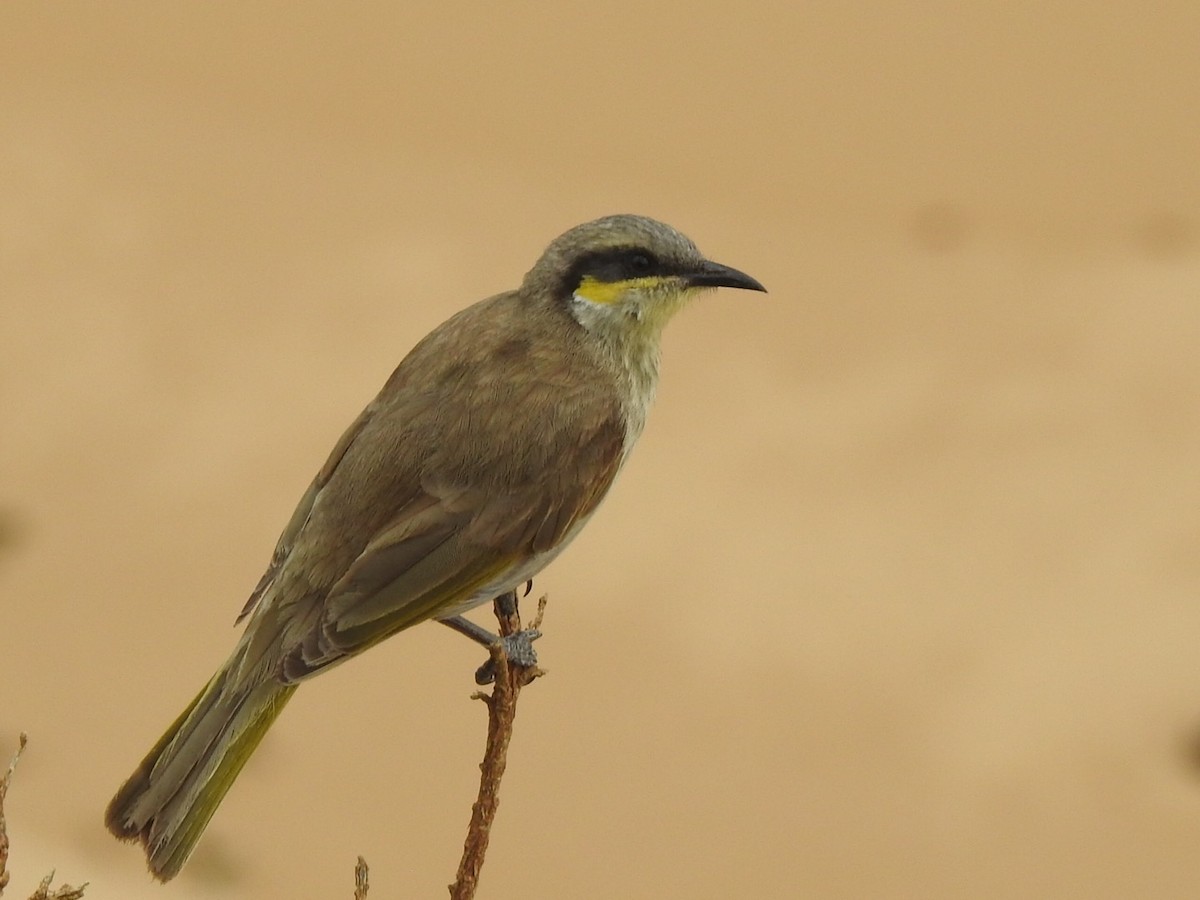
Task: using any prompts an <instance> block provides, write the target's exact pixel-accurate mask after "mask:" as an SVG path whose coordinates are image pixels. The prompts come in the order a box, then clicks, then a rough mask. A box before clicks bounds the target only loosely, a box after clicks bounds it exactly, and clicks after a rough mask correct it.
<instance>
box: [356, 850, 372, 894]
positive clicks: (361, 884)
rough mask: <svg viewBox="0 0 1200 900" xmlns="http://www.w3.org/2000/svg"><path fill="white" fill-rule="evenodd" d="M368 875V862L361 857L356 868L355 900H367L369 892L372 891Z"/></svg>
mask: <svg viewBox="0 0 1200 900" xmlns="http://www.w3.org/2000/svg"><path fill="white" fill-rule="evenodd" d="M367 874H368V870H367V861H366V860H365V859H363V858H362V857H361V856H360V857H359V858H358V864H357V865H355V867H354V900H367V891H369V890H370V889H371V886H370V885H369V884H367Z"/></svg>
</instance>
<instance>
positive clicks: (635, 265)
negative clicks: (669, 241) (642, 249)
mask: <svg viewBox="0 0 1200 900" xmlns="http://www.w3.org/2000/svg"><path fill="white" fill-rule="evenodd" d="M629 268H630V269H632V270H633V272H634V274H637V275H645V274H647V273H649V271H650V270H651V269H652V268H654V261H653V260H652V259H651V258H650V257H649V256H648V255H646V254H645V253H634V254H633V255H632V256H630V257H629Z"/></svg>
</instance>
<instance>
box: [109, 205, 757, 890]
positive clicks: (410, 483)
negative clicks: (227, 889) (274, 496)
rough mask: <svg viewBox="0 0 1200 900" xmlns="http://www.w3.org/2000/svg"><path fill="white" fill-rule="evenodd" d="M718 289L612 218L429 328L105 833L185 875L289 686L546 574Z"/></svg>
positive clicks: (697, 261)
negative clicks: (667, 359)
mask: <svg viewBox="0 0 1200 900" xmlns="http://www.w3.org/2000/svg"><path fill="white" fill-rule="evenodd" d="M719 285H725V286H730V287H741V288H749V289H756V290H762V287H761V285H759V284H758V283H757V282H755V281H754V280H753V279H751V278H749V276H746V275H744V274H742V273H740V272H737V271H736V270H733V269H728V268H726V267H724V266H719V265H717V264H715V263H711V262H708V261H707V260H705V259H704V258H703V257H702V256H700V254H699V252H698V251H697V250H696V248H695V246H694V245H693V244H692V243H691V242H690V241H689V240H688V239H687V238H685V237H683V235H681V234H679V233H678V232H676V231H675V230H674V229H672V228H670V227H669V226H666V225H663V224H661V223H659V222H654V221H653V220H650V219H644V218H640V217H636V216H610V217H608V218H605V219H600V220H597V221H596V222H590V223H587V224H585V225H581V226H578V227H577V228H575V229H572V230H571V231H569V232H567V233H566V234H564V235H562V236H561V237H560V238H558V239H557V240H556V241H554V242H553V243H552V244H551V245H550V246H549V247H548V248H547V250H546V252H545V254H544V255H543V256H542V258H541V259H540V260H539V261H538V263H537V264H536V265H535V266H534V268H533V269H532V270H531V271H530V272H529V274H528V275H527V276H526V277H525V280H524V282H523V283H522V285H521V287H520V288H519V289H517V290H515V291H510V292H508V293H505V294H499V295H497V296H495V297H491V298H489V299H487V300H483V301H481V302H479V303H477V304H475V305H474V306H471V307H468V308H467V309H465V310H463V311H462V312H460V313H458V314H457V315H455V316H453V317H451V318H450V319H449V320H447V321H446V322H445V323H443V324H442V325H441V326H439V327H438V328H437V329H435V330H434V331H433V332H432V333H430V334H429V335H428V336H427V337H426V338H424V339H423V340H422V341H421V342H419V343H418V344H417V345H416V347H414V348H413V350H412V351H411V352H410V353H409V354H408V356H407V357H405V359H404V361H403V362H401V363H400V365H399V366H398V367H397V369H396V371H395V372H394V373H393V374H392V376H391V378H389V379H388V381H387V383H386V384H385V385H384V387H383V389H382V390H381V391H380V393H379V395H378V396H377V397H376V398H375V399H374V400H373V401H372V402H371V403H370V404H369V405H368V406H367V408H366V409H365V410H364V411H363V412H362V414H361V415H360V416H359V417H358V419H357V420H355V422H354V423H353V424H352V425H351V426H350V428H349V429H348V430H347V431H346V433H345V434H343V435H342V438H341V439H340V440H339V441H338V443H337V445H336V446H335V447H334V450H333V452H332V453H331V454H330V456H329V459H328V460H327V461H326V463H325V465H324V466H323V467H322V468H321V471H320V472H319V473H318V474H317V476H316V478H315V479H314V480H313V482H312V484H311V485H310V486H309V488H308V490H307V491H306V492H305V494H304V496H303V498H302V499H301V501H300V504H299V505H298V507H297V508H296V511H295V512H294V513H293V515H292V518H291V520H290V521H289V522H288V525H287V527H286V529H285V530H284V532H283V534H282V536H281V537H280V539H279V542H278V544H277V546H276V548H275V553H274V555H273V557H272V559H271V563H270V566H269V567H268V569H267V571H266V573H265V574H264V575H263V577H262V579H261V580H260V581H259V584H258V586H257V587H256V588H255V590H254V592H253V593H252V595H251V596H250V599H249V601H248V602H247V603H246V605H245V607H244V609H243V610H242V613H241V615H240V616H239V621H242V620H246V627H245V631H244V633H243V635H242V637H241V639H240V641H239V642H238V645H237V647H236V648H235V650H234V652H233V654H232V655H231V656H230V658H229V660H228V661H227V662H226V663H225V665H224V666H223V667H222V668H221V669H220V670H219V671H218V672H217V673H216V675H214V676H213V678H212V679H211V680H210V681H209V683H208V685H206V686H205V688H204V689H203V690H202V691H201V692H200V694H199V695H198V696H197V697H196V699H195V700H194V701H193V702H192V705H191V706H189V707H188V709H187V710H185V711H184V713H183V714H182V715H181V716H180V717H179V719H178V720H177V721H176V722H175V723H174V724H173V725H172V727H171V728H170V729H168V731H167V733H166V735H164V736H163V738H162V739H161V740H160V741H159V743H158V744H157V745H156V746H155V747H154V748H153V750H151V752H150V754H149V755H148V756H147V757H146V759H145V760H144V761H143V762H142V764H141V766H139V768H138V769H137V771H136V772H135V773H134V774H133V776H132V777H131V778H130V779H129V780H128V781H127V782H126V783H125V785H124V786H123V787H122V788H121V790H120V791H119V792H118V794H117V796H116V797H115V798H114V799H113V801H112V803H111V804H110V805H109V808H108V812H107V815H106V822H107V824H108V827H109V829H110V830H111V831H112V832H113V833H114V834H115V835H116V836H118V837H120V838H122V839H129V840H133V839H137V840H140V841H141V842H142V844H143V845H144V847H145V849H146V853H147V859H148V862H149V865H150V869H151V872H152V873H153V874H154V875H155V876H156V877H158V878H161V879H163V880H166V879H169V878H171V877H173V876H174V875H175V874H177V873H178V871H179V869H180V868H181V867H182V865H183V863H184V862H185V861H186V860H187V857H188V855H190V853H191V851H192V849H193V848H194V846H195V843H196V841H197V840H198V839H199V837H200V834H201V833H202V832H203V830H204V827H205V826H206V824H207V822H208V820H209V818H210V817H211V816H212V814H213V812H214V811H215V810H216V808H217V805H218V804H219V803H220V801H221V798H222V797H223V796H224V794H225V791H227V790H228V788H229V786H230V785H231V784H232V782H233V780H234V778H236V776H237V773H238V772H239V771H240V769H241V767H242V765H244V763H245V761H246V759H247V758H248V757H249V755H250V753H251V752H253V750H254V748H255V746H257V744H258V741H259V740H260V739H261V737H262V735H263V734H264V733H265V731H266V729H267V727H268V726H269V725H270V723H271V722H272V721H273V720H274V718H275V716H277V715H278V713H279V711H280V710H281V709H282V708H283V705H284V704H285V703H286V702H287V699H288V698H289V697H290V696H291V693H292V691H294V689H295V686H296V684H297V682H299V681H301V680H303V679H305V678H307V677H310V676H312V675H313V674H315V673H319V672H321V671H323V670H324V669H325V668H327V667H329V666H331V665H335V664H337V663H339V662H341V661H343V660H344V659H347V658H349V657H350V656H353V655H355V654H356V653H359V652H361V651H362V650H364V649H366V648H368V647H370V646H373V645H374V644H376V643H378V642H379V641H381V640H384V639H385V638H387V637H389V636H391V635H392V634H395V633H396V632H398V631H401V630H403V629H405V628H408V627H410V626H411V625H414V624H416V623H418V622H421V621H424V620H426V619H431V618H436V619H447V618H450V617H452V616H456V615H458V614H460V613H462V612H464V611H465V610H467V609H470V608H471V607H473V606H475V605H478V604H479V603H482V602H485V601H487V600H489V599H491V598H492V597H494V596H496V595H498V594H501V593H503V592H505V591H507V590H511V589H513V588H515V587H516V586H518V585H519V584H521V583H523V582H524V581H525V580H526V579H528V578H530V577H531V576H532V575H533V574H535V573H536V572H537V571H540V569H541V568H542V567H544V566H545V565H546V564H547V563H548V562H549V561H550V560H551V559H553V557H554V556H556V555H557V554H558V553H559V552H560V551H561V550H562V549H563V547H565V546H566V545H567V543H569V541H570V540H571V539H572V538H573V537H574V536H575V534H577V533H578V531H579V529H580V527H581V526H582V525H583V524H584V523H585V522H586V521H587V520H588V518H589V517H590V516H591V515H592V513H593V512H594V511H595V509H596V507H597V505H598V504H599V503H600V501H601V500H602V499H603V498H604V495H605V494H606V493H607V491H608V488H609V487H610V486H611V484H612V482H613V480H614V478H615V477H616V475H617V473H618V471H619V470H620V468H621V465H622V463H623V462H624V460H625V458H626V455H627V454H628V452H629V450H630V448H631V447H632V445H633V443H634V441H635V440H636V439H637V437H638V435H639V434H640V432H641V429H642V425H643V423H644V418H645V413H646V410H647V408H648V406H649V404H650V401H651V399H652V397H653V392H654V386H655V382H656V380H657V373H658V344H659V336H660V334H661V331H662V327H663V325H664V324H665V322H666V321H667V319H669V318H670V315H671V314H672V313H673V312H674V311H675V310H676V309H677V308H678V307H679V305H681V303H682V301H683V300H684V299H685V298H686V297H687V296H690V295H691V294H692V293H694V292H695V291H696V290H698V289H702V288H705V287H715V286H719Z"/></svg>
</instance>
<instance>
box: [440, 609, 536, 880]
mask: <svg viewBox="0 0 1200 900" xmlns="http://www.w3.org/2000/svg"><path fill="white" fill-rule="evenodd" d="M509 600H510V598H509V597H507V596H506V597H503V598H501V597H498V598H496V602H495V604H494V606H495V611H496V618H497V619H498V620H499V621H500V634H501V636H504V637H507V636H508V635H510V634H516V633H517V632H518V631H520V630H521V616H520V613H519V612H518V610H517V604H516V595H515V594H512V595H511V602H509ZM545 610H546V597H542V598H541V599H540V600H539V601H538V611H537V615H536V616H535V617H534V620H533V622H532V624H531V625H530V628H531V629H537V628H540V627H541V624H542V614H543V613H544V612H545ZM491 654H492V666H493V668H494V670H495V674H496V682H495V685H494V686H493V688H492V692H491V693H490V694H485V693H483V692H482V691H480V692H478V693H476V694H473V695H472V696H473V697H474V698H476V699H479V700H482V701H483V702H484V703H485V704H486V705H487V708H488V730H487V745H486V748H485V750H484V754H483V762H482V763H480V765H479V770H480V778H479V795H478V797H477V799H476V800H475V804H474V806H472V807H471V822H470V825H468V827H467V839H466V842H465V843H464V845H463V855H462V860H461V861H460V862H459V864H458V875H457V876H456V878H455V879H454V884H452V885H450V897H451V900H472V898H473V897H474V896H475V889H476V887H478V884H479V872H480V870H481V869H482V868H483V858H484V855H485V854H486V853H487V847H488V839H489V838H490V836H491V829H492V821H493V820H494V819H495V817H496V809H497V807H498V806H499V805H500V779H501V778H503V777H504V769H505V767H506V766H507V765H508V745H509V742H510V741H511V740H512V731H513V719H514V718H515V716H516V714H517V697H518V696H519V695H520V693H521V688H523V687H524V686H525V685H527V684H529V683H530V682H531V681H533V679H535V678H537V677H538V676H539V675H542V674H544V673H543V672H542V670H541V669H539V668H538V667H537V666H521V665H517V664H515V663H513V662H511V661H510V660H509V659H508V656H507V655H506V654H505V652H504V647H503V645H502V644H500V643H499V642H497V643H495V644H493V645H492V647H491Z"/></svg>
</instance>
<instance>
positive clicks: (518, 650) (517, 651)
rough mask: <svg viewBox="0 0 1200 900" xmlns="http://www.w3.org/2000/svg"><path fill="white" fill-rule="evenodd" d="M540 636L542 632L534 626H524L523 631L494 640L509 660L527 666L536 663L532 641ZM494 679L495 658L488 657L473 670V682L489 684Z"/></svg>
mask: <svg viewBox="0 0 1200 900" xmlns="http://www.w3.org/2000/svg"><path fill="white" fill-rule="evenodd" d="M541 636H542V633H541V632H540V631H538V630H537V629H536V628H526V629H525V630H524V631H518V632H517V633H516V634H509V635H505V636H504V637H499V638H496V639H495V640H496V641H497V642H498V643H499V644H500V646H501V647H503V648H504V655H505V656H506V657H508V661H509V662H511V663H512V664H513V665H516V666H525V667H526V668H528V667H531V666H536V665H537V651H536V650H534V649H533V642H534V641H536V640H537V639H538V638H540V637H541ZM495 680H496V660H495V659H494V658H493V657H488V661H487V662H485V663H484V664H483V665H482V666H480V667H479V668H478V669H476V670H475V683H476V684H491V683H492V682H493V681H495Z"/></svg>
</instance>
